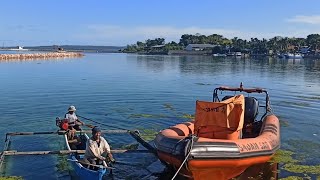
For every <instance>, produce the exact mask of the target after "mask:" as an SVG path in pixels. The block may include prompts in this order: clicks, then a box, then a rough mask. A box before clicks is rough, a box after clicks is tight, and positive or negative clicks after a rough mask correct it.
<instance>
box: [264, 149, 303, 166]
mask: <svg viewBox="0 0 320 180" xmlns="http://www.w3.org/2000/svg"><path fill="white" fill-rule="evenodd" d="M293 154H294V152H292V151H287V150H282V149H280V150H278V151H277V152H276V154H275V155H274V156H273V157H272V158H271V160H270V162H273V163H296V162H298V160H296V159H293V158H292V155H293Z"/></svg>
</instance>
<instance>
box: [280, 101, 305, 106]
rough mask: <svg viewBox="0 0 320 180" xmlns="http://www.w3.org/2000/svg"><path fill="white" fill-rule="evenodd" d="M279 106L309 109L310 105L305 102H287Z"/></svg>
mask: <svg viewBox="0 0 320 180" xmlns="http://www.w3.org/2000/svg"><path fill="white" fill-rule="evenodd" d="M279 105H283V106H298V107H309V106H310V103H307V102H289V101H282V102H280V103H279Z"/></svg>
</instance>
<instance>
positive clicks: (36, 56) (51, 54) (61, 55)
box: [0, 52, 84, 60]
mask: <svg viewBox="0 0 320 180" xmlns="http://www.w3.org/2000/svg"><path fill="white" fill-rule="evenodd" d="M82 56H84V55H83V54H82V53H76V52H48V53H30V54H0V60H11V59H12V60H16V59H19V60H22V59H50V58H54V59H56V58H77V57H82Z"/></svg>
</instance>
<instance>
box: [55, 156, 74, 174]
mask: <svg viewBox="0 0 320 180" xmlns="http://www.w3.org/2000/svg"><path fill="white" fill-rule="evenodd" d="M67 157H68V156H66V155H58V164H57V165H56V167H57V170H58V171H59V172H63V171H69V170H71V169H72V168H71V166H70V164H69V162H68V160H67Z"/></svg>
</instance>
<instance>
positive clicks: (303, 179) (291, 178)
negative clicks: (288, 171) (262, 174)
mask: <svg viewBox="0 0 320 180" xmlns="http://www.w3.org/2000/svg"><path fill="white" fill-rule="evenodd" d="M307 179H311V178H310V177H299V176H289V177H286V178H280V179H279V180H307Z"/></svg>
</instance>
